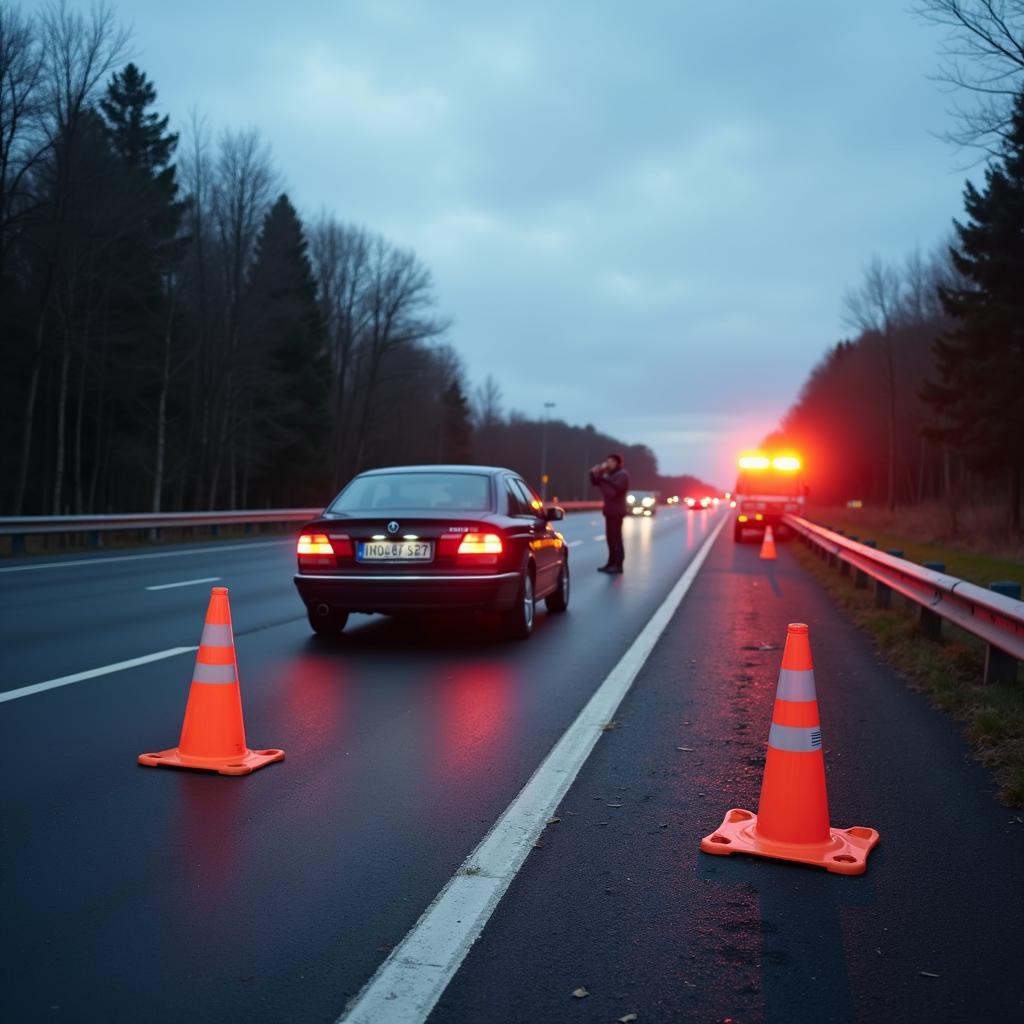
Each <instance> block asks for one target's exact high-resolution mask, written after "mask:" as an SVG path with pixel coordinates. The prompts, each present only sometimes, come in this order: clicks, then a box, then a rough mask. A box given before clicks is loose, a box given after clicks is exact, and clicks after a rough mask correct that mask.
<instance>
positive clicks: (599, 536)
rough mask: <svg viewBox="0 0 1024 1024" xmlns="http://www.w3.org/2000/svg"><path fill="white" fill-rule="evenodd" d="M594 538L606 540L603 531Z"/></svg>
mask: <svg viewBox="0 0 1024 1024" xmlns="http://www.w3.org/2000/svg"><path fill="white" fill-rule="evenodd" d="M594 540H604V534H603V533H599V534H598V535H597V536H596V537H595V538H594Z"/></svg>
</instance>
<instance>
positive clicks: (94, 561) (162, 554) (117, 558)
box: [0, 537, 295, 573]
mask: <svg viewBox="0 0 1024 1024" xmlns="http://www.w3.org/2000/svg"><path fill="white" fill-rule="evenodd" d="M294 543H295V539H294V538H293V537H288V538H287V539H285V540H261V541H256V542H255V543H253V544H228V545H219V544H211V545H210V546H209V547H207V548H186V549H185V550H184V551H153V552H149V553H147V554H144V555H113V556H111V557H110V558H76V559H75V560H74V561H73V562H42V563H41V564H39V565H9V566H7V567H6V568H3V569H0V573H3V572H32V571H33V570H35V569H66V568H68V567H69V566H72V565H104V564H108V563H110V562H134V561H136V560H137V559H140V558H178V557H179V556H181V555H206V554H209V553H210V552H211V551H213V552H216V553H217V554H221V555H223V554H225V553H230V552H232V551H246V550H248V549H251V548H268V547H272V546H273V545H275V544H294Z"/></svg>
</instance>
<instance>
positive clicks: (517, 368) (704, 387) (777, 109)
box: [26, 0, 963, 486]
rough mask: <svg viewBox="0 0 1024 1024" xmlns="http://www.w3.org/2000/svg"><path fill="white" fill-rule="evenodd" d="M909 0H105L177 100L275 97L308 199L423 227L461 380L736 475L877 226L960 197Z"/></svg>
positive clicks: (924, 243) (831, 324)
mask: <svg viewBox="0 0 1024 1024" xmlns="http://www.w3.org/2000/svg"><path fill="white" fill-rule="evenodd" d="M32 6H35V5H34V4H31V3H30V4H27V5H26V7H32ZM82 6H83V9H85V6H84V4H83V5H82ZM904 6H905V5H904V4H902V3H900V2H898V0H858V2H857V3H843V4H839V3H823V2H822V0H776V2H775V3H766V2H764V0H734V2H732V3H714V2H710V0H707V2H703V3H696V2H692V0H691V2H685V0H676V2H672V0H663V2H650V0H648V2H641V0H637V2H634V3H623V2H600V3H594V2H583V0H577V2H565V3H557V2H553V0H548V2H539V3H533V2H524V0H517V2H516V3H514V4H513V3H510V4H486V3H480V2H467V3H456V2H448V0H430V2H427V0H422V2H380V0H366V2H355V0H333V2H326V0H319V2H312V0H293V2H291V3H281V2H280V0H274V2H267V0H247V2H246V3H244V4H240V3H239V4H227V3H217V2H211V0H203V2H199V0H176V2H174V3H166V2H163V0H122V2H121V3H119V4H118V6H117V9H118V11H119V13H120V15H121V18H122V20H123V21H124V22H125V23H126V24H128V25H131V26H132V27H133V29H134V35H133V38H134V57H135V59H136V61H137V63H139V65H140V66H141V67H142V69H143V70H144V71H145V72H146V73H147V74H148V75H149V76H150V78H151V79H152V80H153V82H154V84H155V85H156V88H157V90H158V92H159V106H160V107H162V108H163V109H164V110H165V111H166V112H168V113H170V114H171V116H172V121H173V122H174V124H175V126H177V127H179V128H180V127H181V126H182V125H183V123H184V121H185V118H186V116H187V112H188V110H189V109H190V107H192V106H193V105H198V107H199V108H200V110H201V111H202V112H204V113H205V114H206V115H207V116H208V118H209V122H210V124H211V126H212V127H213V128H214V130H215V131H216V130H220V129H223V128H225V127H231V128H241V127H248V126H252V125H255V126H257V127H258V128H259V129H260V131H261V132H262V133H263V135H264V137H265V138H266V139H267V140H268V141H269V142H270V144H271V146H272V148H273V153H274V157H275V160H276V162H277V165H278V166H279V168H280V170H281V172H282V174H283V176H284V179H285V181H286V182H287V186H288V190H289V193H290V194H291V196H292V198H293V201H294V202H295V204H296V205H297V206H298V207H299V209H300V210H302V211H303V212H306V213H314V212H316V211H318V210H319V209H320V208H321V207H327V208H328V209H331V210H333V211H335V212H336V213H337V214H338V215H339V216H340V217H341V218H343V219H345V220H349V221H353V222H356V223H360V224H363V225H366V226H368V227H370V228H372V229H374V230H377V231H380V232H382V233H383V234H385V235H386V236H387V237H388V238H390V239H391V240H392V241H394V242H396V243H398V244H400V245H403V246H410V247H412V248H414V249H415V250H416V252H417V253H418V254H419V256H420V257H421V258H422V260H423V261H424V262H425V263H426V264H427V265H428V266H429V267H430V268H431V270H432V272H433V275H434V279H435V282H436V287H437V294H438V298H439V303H440V307H441V310H442V311H443V312H445V313H447V314H449V315H451V316H452V317H453V318H454V325H453V327H452V329H451V332H450V341H451V342H452V343H453V344H454V345H455V347H456V348H457V349H458V350H459V352H461V354H462V356H463V357H464V359H465V362H466V366H467V370H468V373H469V380H470V383H471V384H475V383H477V382H479V381H480V380H482V379H483V378H484V377H485V376H486V375H487V374H493V375H494V376H495V377H496V378H497V380H498V381H499V383H500V385H501V388H502V391H503V394H504V397H505V402H506V405H507V406H508V407H510V408H515V409H519V410H522V411H523V412H525V413H527V414H528V415H534V416H539V415H541V414H542V412H543V403H544V402H545V401H551V402H555V403H557V404H556V407H555V409H554V415H555V416H558V417H561V418H564V419H566V420H568V421H569V422H574V423H586V422H592V423H593V424H594V425H595V426H598V427H600V428H601V429H604V430H607V431H609V432H612V433H615V434H617V435H618V436H620V437H622V438H623V439H624V440H627V441H630V442H645V443H647V444H649V445H650V446H651V447H652V448H653V449H654V450H655V452H656V453H657V454H658V457H659V460H660V464H661V467H662V470H663V471H664V472H694V473H697V474H700V475H703V476H705V477H707V478H710V479H711V480H713V481H716V482H718V483H720V484H721V485H723V486H728V484H729V482H730V480H731V477H732V465H733V459H734V456H735V452H736V450H737V449H738V448H740V447H742V446H744V445H749V444H751V443H756V442H757V441H758V440H759V439H760V437H761V436H762V435H763V434H764V433H765V432H766V431H767V430H769V429H771V428H772V427H773V426H774V425H775V424H776V423H777V422H778V419H779V417H780V416H781V415H782V414H783V413H784V411H785V410H786V408H787V406H788V405H789V403H790V402H791V401H792V400H793V398H794V397H795V395H796V393H797V391H798V390H799V388H800V385H801V384H802V382H803V380H804V379H805V377H806V375H807V373H808V371H809V370H810V369H811V367H812V365H813V364H814V363H815V361H816V360H817V359H818V358H819V357H820V356H821V355H822V353H823V352H824V350H825V349H826V347H827V346H829V345H831V344H833V343H835V342H836V341H837V340H839V339H840V338H841V337H843V336H844V330H843V328H842V326H841V323H840V318H839V313H840V306H841V299H842V294H843V292H844V290H845V289H846V288H848V287H849V286H851V285H855V284H856V283H857V282H858V281H859V278H860V274H861V271H862V268H863V266H864V264H865V263H866V262H867V260H868V259H869V258H870V257H871V255H872V254H873V253H878V254H879V255H881V256H882V257H883V258H886V259H890V258H891V259H901V258H902V257H903V256H905V255H906V254H907V253H908V252H909V251H910V250H911V249H912V248H914V247H915V246H918V245H919V246H921V247H922V248H923V249H926V250H928V249H931V248H932V247H933V246H935V245H936V244H937V243H938V242H939V241H940V240H941V239H942V238H943V237H944V236H945V235H946V233H947V231H948V230H949V226H950V218H951V217H953V216H956V215H958V214H959V210H960V192H961V188H962V183H963V173H962V171H960V170H958V163H957V161H958V157H957V155H956V154H955V153H953V152H952V151H951V150H950V148H949V147H948V145H946V144H945V143H943V142H941V141H939V140H938V139H937V138H936V137H935V135H936V133H940V132H941V131H942V130H943V129H944V128H945V126H946V125H947V114H946V111H947V109H948V107H949V105H950V97H949V96H948V95H945V94H943V92H942V91H941V90H940V89H939V87H938V86H937V85H936V84H935V83H934V82H932V81H929V79H928V75H930V74H932V73H933V72H934V70H935V68H936V64H937V60H936V51H937V47H938V42H939V40H938V37H937V35H936V32H935V30H933V29H930V28H928V27H927V26H925V25H923V24H921V23H920V22H919V21H917V20H915V19H914V18H913V17H912V16H911V15H910V14H908V13H906V11H905V10H904ZM242 11H244V14H243V13H241V12H242Z"/></svg>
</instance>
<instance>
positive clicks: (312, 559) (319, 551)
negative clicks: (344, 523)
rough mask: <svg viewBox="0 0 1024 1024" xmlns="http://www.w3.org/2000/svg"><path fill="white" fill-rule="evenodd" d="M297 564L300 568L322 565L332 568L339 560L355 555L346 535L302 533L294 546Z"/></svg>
mask: <svg viewBox="0 0 1024 1024" xmlns="http://www.w3.org/2000/svg"><path fill="white" fill-rule="evenodd" d="M296 552H297V554H298V556H299V563H300V564H301V565H302V566H312V565H323V566H328V567H334V566H336V565H337V564H338V562H337V560H338V559H339V558H351V557H352V556H353V555H354V554H355V550H354V548H353V547H352V541H351V540H350V539H349V537H348V535H347V534H344V533H336V534H332V535H331V536H329V537H328V536H327V534H326V533H303V534H301V535H300V536H299V542H298V544H297V546H296Z"/></svg>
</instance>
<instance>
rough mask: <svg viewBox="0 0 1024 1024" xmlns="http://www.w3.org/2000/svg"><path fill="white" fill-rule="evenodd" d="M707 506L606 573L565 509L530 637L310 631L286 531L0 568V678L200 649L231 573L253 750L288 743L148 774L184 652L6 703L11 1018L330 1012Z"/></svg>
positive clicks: (417, 905)
mask: <svg viewBox="0 0 1024 1024" xmlns="http://www.w3.org/2000/svg"><path fill="white" fill-rule="evenodd" d="M713 521H714V517H712V516H710V515H709V514H706V513H702V514H698V515H693V514H687V513H684V512H678V511H674V510H666V511H664V512H663V513H662V514H660V515H659V516H657V517H656V518H654V519H651V520H646V521H643V522H630V523H628V524H627V538H626V540H627V546H628V554H627V558H628V571H627V573H626V575H624V576H623V577H607V576H604V575H601V574H598V573H596V572H595V571H594V570H595V568H596V567H597V566H598V565H599V564H601V563H602V562H603V561H604V560H605V555H606V549H605V545H604V543H603V540H601V539H598V538H600V537H601V536H602V535H603V521H602V520H601V518H600V517H599V516H593V515H588V514H586V513H583V514H579V515H575V516H570V517H569V518H568V519H567V520H566V521H565V523H564V531H563V532H564V533H565V536H566V539H567V541H568V542H569V543H570V544H571V545H572V548H571V553H570V558H571V563H572V566H573V570H574V577H573V585H574V586H573V595H572V603H571V608H570V612H569V614H567V615H565V616H551V617H548V616H547V615H545V614H544V613H543V612H541V613H540V614H539V615H538V620H537V630H536V632H535V634H534V636H533V637H532V639H531V640H529V641H528V642H526V643H510V642H506V641H503V640H501V639H500V638H499V637H497V636H496V635H495V631H494V630H493V629H491V628H490V627H489V625H488V623H486V622H481V621H479V620H477V619H475V618H472V617H467V618H466V619H465V620H464V621H459V622H454V623H452V622H441V623H438V622H430V621H426V622H420V623H414V624H410V623H408V622H404V621H402V620H398V619H386V618H381V617H363V616H356V617H353V619H352V620H351V622H350V625H349V628H348V629H347V630H346V632H345V634H344V635H343V636H342V637H340V638H338V639H337V640H334V639H323V638H318V637H314V636H313V635H312V634H311V633H310V630H309V627H308V624H307V623H306V620H305V613H304V609H303V608H302V605H301V603H300V602H299V600H298V597H297V595H296V594H295V592H294V587H293V584H292V581H291V577H292V573H293V571H294V556H293V550H294V548H293V543H294V542H293V541H291V540H271V541H260V542H248V543H238V544H218V545H204V546H199V547H191V548H189V547H185V548H182V549H180V550H177V551H175V550H173V549H158V550H156V551H152V552H142V553H135V552H127V553H122V552H117V553H107V554H102V555H98V556H96V557H91V558H90V557H86V558H67V559H60V558H57V559H48V560H46V561H43V560H32V561H25V562H20V563H19V562H5V563H3V565H2V566H0V616H2V624H0V629H2V636H0V643H2V647H0V649H2V650H3V652H4V653H3V666H4V670H3V673H2V678H0V686H2V688H3V691H8V692H11V691H22V692H23V691H24V689H25V688H28V687H33V686H37V685H38V684H41V683H48V682H51V681H54V680H62V679H65V678H67V677H69V676H72V677H73V676H76V675H78V674H81V673H86V672H89V671H93V670H98V669H99V670H102V669H104V668H105V667H107V666H111V665H114V664H117V663H120V662H123V661H130V660H135V659H141V658H146V657H150V656H153V655H161V654H163V653H164V652H167V651H172V652H173V651H174V650H176V649H177V648H182V647H185V648H187V647H190V646H192V645H194V644H196V643H197V642H198V639H199V634H200V632H201V630H202V622H203V615H204V611H205V606H206V600H207V595H208V593H209V587H210V586H211V585H213V584H214V583H216V585H226V586H228V587H229V589H230V593H231V605H232V614H233V619H234V625H235V636H236V644H237V649H238V659H239V671H240V677H241V683H242V695H243V702H244V708H245V720H246V732H247V737H248V740H249V745H250V746H252V747H263V746H280V747H283V748H284V749H285V751H286V752H287V759H286V760H285V761H284V762H282V763H280V764H274V765H271V766H269V767H267V768H264V769H262V770H261V771H260V772H258V773H256V774H254V775H252V776H250V777H246V778H241V779H230V778H224V777H220V776H216V775H206V774H201V773H193V772H176V771H172V770H164V769H147V768H143V767H140V766H138V765H136V764H135V757H136V755H137V754H138V753H140V752H143V751H147V750H155V749H161V748H164V747H168V746H173V745H174V744H175V743H176V742H177V737H178V732H179V731H180V727H181V717H182V712H183V709H184V703H185V699H186V696H187V692H188V685H189V680H190V677H191V668H192V660H193V657H194V655H193V654H192V653H191V652H189V651H185V652H182V653H179V654H171V655H170V656H167V657H162V658H160V660H155V661H152V662H149V663H145V664H140V665H137V666H136V667H133V668H129V669H124V670H121V671H116V672H108V673H105V674H99V675H96V676H94V677H91V678H86V679H81V680H80V681H77V682H74V683H71V684H69V685H61V686H58V687H56V688H53V689H49V690H44V691H42V692H29V693H26V694H25V695H23V696H19V697H16V698H15V699H10V700H7V701H6V702H4V703H0V757H2V759H3V760H2V763H3V764H4V765H6V768H7V778H6V784H5V785H4V788H3V814H2V819H3V830H4V836H3V844H2V853H0V858H2V859H0V868H2V886H3V890H2V892H3V906H4V910H5V918H6V920H7V922H8V924H9V926H8V927H6V928H5V929H3V940H2V942H3V950H4V954H3V957H2V963H3V972H4V974H6V975H7V978H6V980H5V983H4V985H3V997H2V998H3V999H4V1001H5V1002H6V1003H7V1005H8V1008H9V1009H10V1010H11V1011H12V1013H13V1016H14V1019H17V1020H25V1021H31V1020H53V1019H62V1018H63V1019H66V1020H86V1019H88V1020H107V1021H133V1022H136V1021H140V1020H146V1021H150V1022H156V1021H176V1020H180V1019H181V1018H182V1017H183V1016H184V1015H185V1014H186V1013H189V1014H191V1015H192V1016H193V1017H195V1018H197V1019H201V1020H207V1019H210V1020H212V1019H218V1020H247V1021H283V1020H301V1021H306V1020H309V1021H321V1020H323V1021H330V1020H334V1019H335V1018H336V1017H337V1016H338V1014H339V1013H340V1012H341V1011H342V1010H343V1008H344V1006H345V1004H346V1002H347V1001H348V1000H349V999H350V998H351V997H352V996H353V995H354V994H355V993H356V992H357V991H358V990H359V989H360V987H361V986H362V985H363V984H364V983H365V982H366V980H367V979H368V978H369V977H370V975H371V974H372V973H373V971H374V969H375V968H376V967H377V965H378V964H379V962H380V961H381V959H382V958H383V957H384V955H385V954H386V952H387V950H388V949H389V948H390V946H392V945H393V944H395V943H396V942H397V941H398V940H399V939H400V938H401V937H402V936H403V935H404V934H405V932H406V931H407V930H408V929H409V928H410V926H411V925H412V924H414V922H415V921H416V919H417V917H418V916H419V915H420V913H421V912H422V910H423V908H424V907H425V906H426V905H427V904H428V903H429V902H430V900H431V899H432V898H433V897H434V895H435V894H436V893H437V891H438V890H439V889H440V888H441V886H442V885H443V884H444V883H445V881H446V880H447V879H448V878H449V877H450V876H451V874H452V873H453V872H454V871H455V870H456V869H457V868H458V866H459V864H460V863H461V861H462V860H463V858H464V857H465V856H466V855H467V854H468V853H469V851H470V850H471V849H472V848H473V846H474V845H475V844H476V843H477V842H478V841H479V840H480V838H481V837H482V836H483V834H484V833H485V832H486V831H487V829H488V828H489V827H490V825H491V824H492V823H493V822H494V820H495V819H496V818H497V817H498V816H499V815H500V813H501V812H502V810H503V809H504V808H505V806H506V805H507V804H508V802H509V801H510V800H511V799H512V798H513V797H514V796H515V794H516V793H517V792H518V790H519V789H520V788H521V787H522V785H523V784H524V783H525V782H526V781H527V779H528V778H529V777H530V775H531V774H532V772H533V771H534V769H535V768H536V767H537V765H538V764H539V763H540V761H541V760H542V759H543V757H544V756H545V754H546V753H547V752H548V750H549V749H550V748H551V746H552V744H553V743H554V742H555V741H556V740H557V739H558V737H559V736H560V735H561V734H562V732H563V731H564V730H565V728H566V727H567V726H568V725H569V723H570V722H571V721H572V720H573V718H574V717H575V716H576V714H577V712H578V711H579V709H580V707H581V706H582V705H583V704H584V703H585V702H586V699H587V698H588V697H589V695H590V693H591V692H592V690H593V689H594V687H595V686H596V685H597V683H598V682H600V681H601V680H602V679H603V678H604V677H605V676H606V675H607V673H608V671H609V670H610V669H611V668H612V666H613V665H614V664H615V663H616V661H617V660H618V659H619V658H620V656H621V655H622V653H623V651H624V650H625V649H626V648H627V647H628V646H629V644H630V643H631V641H632V640H633V639H634V637H635V636H636V634H637V633H638V632H639V631H640V629H641V628H642V627H643V625H644V624H645V623H646V621H647V620H648V619H649V617H650V615H651V612H652V611H653V610H654V609H655V608H656V607H657V606H658V605H659V604H660V603H661V601H662V600H663V598H664V596H665V594H666V593H667V592H668V590H669V589H670V588H671V586H672V585H673V583H674V582H675V581H676V579H677V578H678V577H679V575H680V573H681V571H682V570H683V568H684V567H685V565H686V564H687V562H688V560H689V559H690V558H691V557H692V554H693V552H694V551H695V550H696V548H697V546H698V545H699V544H700V542H701V541H702V540H703V538H704V537H705V535H706V533H707V531H708V529H709V524H710V523H712V522H713ZM154 555H156V556H158V557H153V556H154ZM47 562H50V563H62V564H52V565H51V566H50V567H46V563H47ZM69 562H73V563H74V564H67V563H69ZM213 578H216V579H213ZM193 580H203V581H204V582H202V583H192V582H191V581H193ZM169 584H187V585H182V586H168V585H169ZM153 587H166V588H167V589H160V590H154V589H150V588H153ZM3 695H4V694H3V692H0V699H2V698H3Z"/></svg>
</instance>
